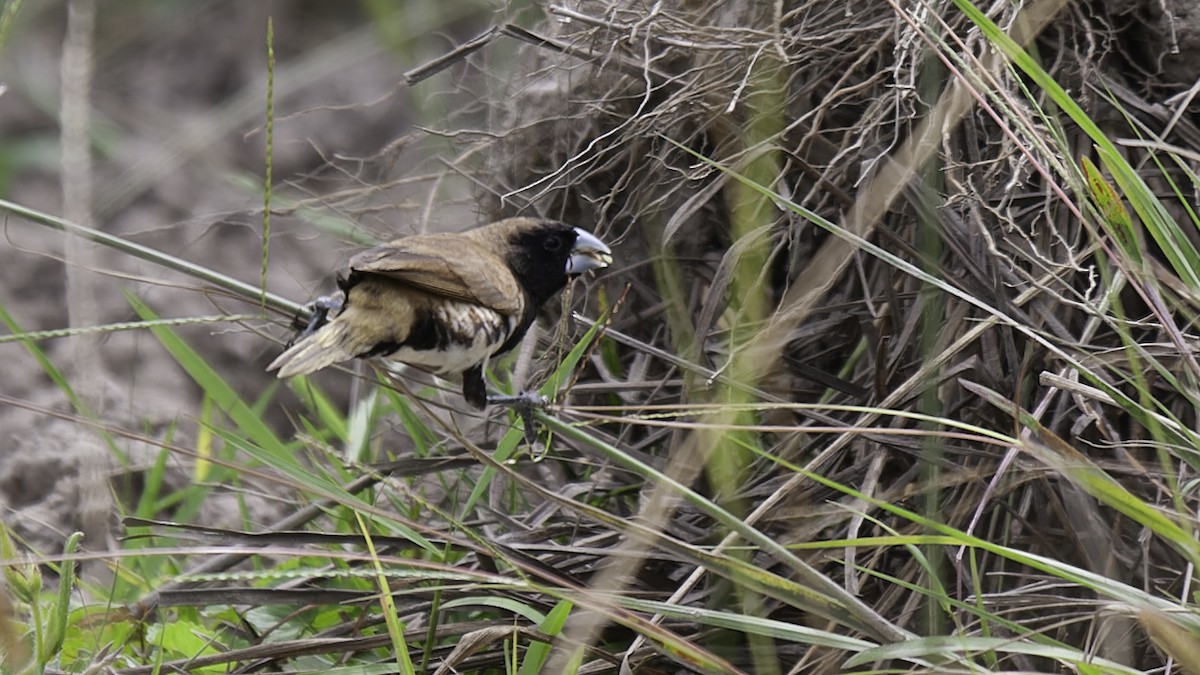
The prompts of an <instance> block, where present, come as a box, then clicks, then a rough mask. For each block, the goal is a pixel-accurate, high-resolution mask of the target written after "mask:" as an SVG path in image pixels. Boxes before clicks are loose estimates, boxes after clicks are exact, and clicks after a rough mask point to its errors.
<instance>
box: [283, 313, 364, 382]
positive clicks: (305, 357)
mask: <svg viewBox="0 0 1200 675" xmlns="http://www.w3.org/2000/svg"><path fill="white" fill-rule="evenodd" d="M348 327H349V322H346V321H337V320H335V321H330V322H329V323H327V324H325V325H324V326H321V328H320V329H319V330H318V331H317V332H315V333H313V334H312V335H309V336H307V337H305V338H302V339H301V340H300V341H299V342H297V343H296V344H294V345H292V346H291V347H289V348H288V349H287V350H285V351H284V352H283V353H282V354H280V355H279V358H277V359H275V360H274V361H272V362H271V365H269V366H267V370H278V371H279V377H281V378H283V377H292V376H294V375H307V374H309V373H313V372H316V371H318V370H320V369H322V368H326V367H328V366H332V365H333V364H335V363H341V362H342V361H349V360H350V359H352V358H354V357H356V356H358V355H359V354H360V353H361V352H362V350H361V349H359V347H360V345H358V344H356V342H357V341H355V340H353V339H352V336H351V334H350V331H349V330H348Z"/></svg>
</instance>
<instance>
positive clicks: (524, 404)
mask: <svg viewBox="0 0 1200 675" xmlns="http://www.w3.org/2000/svg"><path fill="white" fill-rule="evenodd" d="M487 402H488V405H498V406H503V407H505V408H512V411H513V412H515V413H516V414H517V417H520V418H521V425H522V427H523V428H524V430H525V442H526V443H527V444H529V445H530V446H533V444H534V442H535V441H537V432H536V431H535V428H534V425H533V412H534V411H535V410H545V409H546V408H547V406H549V405H550V399H549V398H546V397H545V396H542V395H541V394H538V393H536V392H528V391H523V392H521V393H520V394H516V395H509V394H490V395H489V396H488V397H487Z"/></svg>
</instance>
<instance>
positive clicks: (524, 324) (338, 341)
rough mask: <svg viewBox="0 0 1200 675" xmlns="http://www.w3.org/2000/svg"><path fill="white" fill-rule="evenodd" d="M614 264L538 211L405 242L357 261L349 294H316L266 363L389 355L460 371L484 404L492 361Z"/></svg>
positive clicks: (597, 245)
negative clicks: (309, 313)
mask: <svg viewBox="0 0 1200 675" xmlns="http://www.w3.org/2000/svg"><path fill="white" fill-rule="evenodd" d="M611 261H612V255H611V251H609V249H608V247H607V246H605V245H604V243H603V242H601V241H600V240H599V239H596V238H595V237H593V236H592V235H591V234H589V233H587V232H585V231H583V230H580V229H578V228H573V227H570V226H569V225H565V224H563V223H559V222H557V221H553V220H541V219H535V218H509V219H507V220H501V221H499V222H496V223H492V224H491V225H484V226H483V227H478V228H476V229H473V230H469V231H467V232H464V233H461V234H421V235H416V236H412V237H405V238H403V239H397V240H395V241H392V242H389V243H387V244H383V245H382V246H377V247H375V248H372V249H368V250H366V251H363V252H361V253H359V254H358V255H356V256H354V257H353V258H351V259H350V264H349V270H348V274H347V275H345V276H344V277H340V278H339V280H338V285H339V286H340V288H341V291H342V294H343V297H344V299H343V300H341V301H340V302H339V301H337V300H333V301H330V300H329V299H322V300H321V301H318V303H317V306H316V309H317V311H316V313H315V315H314V320H313V321H312V322H311V323H310V324H309V327H308V328H307V329H306V330H305V331H304V333H302V334H301V335H300V336H299V338H298V339H297V340H296V342H295V343H294V344H293V345H292V346H291V347H289V348H288V349H287V350H285V351H284V352H283V353H282V354H280V355H279V358H277V359H275V361H274V362H272V363H271V365H270V366H268V370H276V369H278V371H279V377H291V376H293V375H303V374H307V373H311V372H314V371H316V370H320V369H321V368H325V367H327V366H331V365H334V364H336V363H341V362H343V361H348V360H349V359H352V358H368V357H385V358H388V359H391V360H396V361H399V362H402V363H407V364H410V365H414V366H419V367H422V368H425V369H427V370H430V371H432V372H434V373H438V374H446V373H462V375H463V396H464V398H466V400H467V402H468V403H470V404H471V405H473V406H475V407H477V408H482V407H484V405H485V404H486V402H487V392H486V389H485V387H484V383H483V366H484V365H486V364H487V361H488V359H489V358H490V357H492V356H495V355H496V354H500V353H503V352H506V351H508V350H509V349H512V348H513V347H514V346H516V345H517V344H518V343H519V342H520V341H521V338H522V337H524V335H525V333H526V331H528V330H529V326H530V325H531V324H532V323H533V320H534V319H535V318H536V317H537V312H538V309H539V308H540V307H541V306H542V305H543V304H544V303H545V302H546V301H547V300H549V299H550V298H551V297H553V296H554V294H555V293H557V292H558V291H560V290H562V288H563V287H564V286H566V284H567V281H568V280H569V279H570V278H572V277H574V276H577V275H579V274H582V273H583V272H585V271H587V270H589V269H596V268H602V267H606V266H607V265H608V264H609V263H610V262H611Z"/></svg>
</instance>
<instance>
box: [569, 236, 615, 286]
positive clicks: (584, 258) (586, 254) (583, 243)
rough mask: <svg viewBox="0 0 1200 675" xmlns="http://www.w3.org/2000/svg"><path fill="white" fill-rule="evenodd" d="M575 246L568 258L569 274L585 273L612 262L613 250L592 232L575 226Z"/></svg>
mask: <svg viewBox="0 0 1200 675" xmlns="http://www.w3.org/2000/svg"><path fill="white" fill-rule="evenodd" d="M575 235H576V237H575V246H574V247H573V248H572V249H571V257H570V258H569V259H567V274H570V275H576V274H583V273H584V272H586V271H588V270H594V269H601V268H604V267H608V266H609V265H611V264H612V261H613V257H612V250H611V249H609V248H608V246H606V245H605V244H604V242H602V241H600V240H599V239H597V238H596V237H594V236H592V233H591V232H586V231H584V230H581V229H579V228H578V227H577V228H575Z"/></svg>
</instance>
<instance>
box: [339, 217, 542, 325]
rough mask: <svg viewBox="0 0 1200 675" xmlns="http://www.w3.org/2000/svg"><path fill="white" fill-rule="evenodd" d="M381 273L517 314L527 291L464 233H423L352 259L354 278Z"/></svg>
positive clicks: (490, 253) (499, 259) (430, 289)
mask: <svg viewBox="0 0 1200 675" xmlns="http://www.w3.org/2000/svg"><path fill="white" fill-rule="evenodd" d="M356 274H378V275H380V276H384V277H389V278H392V279H396V280H398V281H402V282H404V283H405V284H408V285H410V286H414V287H416V288H419V289H421V290H424V291H426V292H428V293H432V294H434V295H438V296H442V297H445V298H451V299H454V300H460V301H463V302H471V303H475V304H478V305H483V306H485V307H490V308H492V309H494V310H496V311H498V312H502V313H505V314H512V313H515V312H519V311H521V308H522V305H523V302H522V300H523V298H522V292H521V287H520V285H519V284H518V283H517V279H516V277H515V276H514V275H513V273H512V271H511V270H510V269H509V268H508V265H507V264H506V263H505V261H504V260H502V259H501V258H500V257H499V256H497V255H496V254H495V253H493V252H492V251H490V250H488V249H487V248H486V247H484V246H482V245H480V244H478V243H476V242H475V241H473V240H471V239H470V238H467V237H464V236H462V235H458V234H422V235H417V236H413V237H405V238H404V239H397V240H395V241H392V242H388V243H386V244H383V245H381V246H376V247H375V248H371V249H367V250H366V251H363V252H362V253H359V254H358V255H356V256H354V257H353V258H351V259H350V275H351V276H350V278H351V280H352V281H353V279H354V276H355V275H356Z"/></svg>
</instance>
